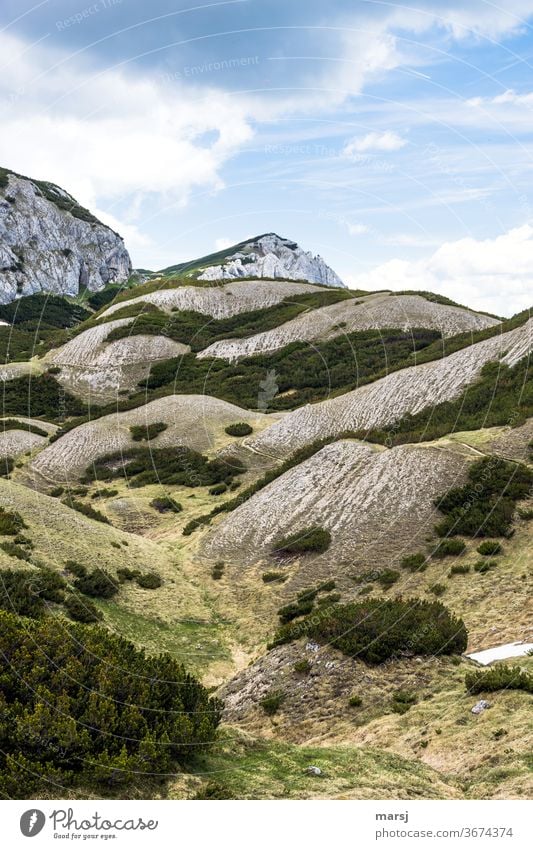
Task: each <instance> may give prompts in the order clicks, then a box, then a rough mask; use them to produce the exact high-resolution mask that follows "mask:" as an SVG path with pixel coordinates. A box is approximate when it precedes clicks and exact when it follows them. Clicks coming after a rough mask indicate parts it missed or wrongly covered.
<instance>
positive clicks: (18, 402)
mask: <svg viewBox="0 0 533 849" xmlns="http://www.w3.org/2000/svg"><path fill="white" fill-rule="evenodd" d="M1 388H2V397H1V398H0V403H1V405H2V412H3V414H4V415H15V416H27V417H28V418H36V419H38V418H44V419H49V420H50V421H61V420H62V419H64V418H66V417H68V416H80V415H84V414H85V412H86V409H87V408H86V406H85V404H83V403H82V402H81V401H79V400H78V399H77V398H74V396H73V395H71V394H70V393H69V392H66V391H65V390H64V389H63V387H62V386H61V385H60V384H59V383H58V382H57V380H56V379H55V377H53V375H51V374H41V375H37V376H34V375H23V376H22V377H16V378H14V379H13V380H5V381H3V382H2V384H1Z"/></svg>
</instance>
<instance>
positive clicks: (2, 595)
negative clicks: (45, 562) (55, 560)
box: [0, 569, 66, 619]
mask: <svg viewBox="0 0 533 849" xmlns="http://www.w3.org/2000/svg"><path fill="white" fill-rule="evenodd" d="M65 588H66V583H65V581H64V580H63V578H62V577H61V575H58V573H57V572H54V571H52V570H51V569H3V570H2V571H1V572H0V609H2V610H7V611H9V612H10V613H17V614H19V615H20V616H31V617H33V618H34V619H37V618H39V617H41V616H43V615H44V614H45V612H46V609H47V602H54V603H56V604H61V602H62V601H63V600H64V590H65Z"/></svg>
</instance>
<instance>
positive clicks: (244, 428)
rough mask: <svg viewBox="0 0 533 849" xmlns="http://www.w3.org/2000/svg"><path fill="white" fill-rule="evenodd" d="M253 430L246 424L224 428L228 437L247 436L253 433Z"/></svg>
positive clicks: (240, 423)
mask: <svg viewBox="0 0 533 849" xmlns="http://www.w3.org/2000/svg"><path fill="white" fill-rule="evenodd" d="M253 430H254V429H253V427H251V425H249V424H247V422H236V423H235V424H230V425H228V426H227V428H225V431H226V433H227V434H228V436H248V435H249V434H250V433H253Z"/></svg>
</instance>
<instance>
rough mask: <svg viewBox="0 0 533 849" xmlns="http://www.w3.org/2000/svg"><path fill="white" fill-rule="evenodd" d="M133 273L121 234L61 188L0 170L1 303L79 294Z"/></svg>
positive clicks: (100, 287) (118, 280) (121, 279)
mask: <svg viewBox="0 0 533 849" xmlns="http://www.w3.org/2000/svg"><path fill="white" fill-rule="evenodd" d="M130 274H131V260H130V257H129V254H128V252H127V250H126V248H125V247H124V242H123V241H122V239H121V237H120V236H119V235H118V233H115V232H114V231H113V230H111V229H110V228H109V227H106V226H105V225H104V224H102V223H101V222H100V221H98V219H97V218H95V217H94V216H93V215H91V213H90V212H88V210H86V209H83V207H81V206H79V204H78V203H77V202H76V201H75V200H74V198H73V197H72V196H71V195H69V194H68V192H65V191H64V190H63V189H61V188H59V186H55V185H53V184H52V183H45V182H42V181H40V180H30V179H28V178H26V177H21V176H19V175H16V174H12V173H10V172H7V171H5V170H4V169H0V303H8V302H9V301H12V300H14V299H15V298H17V297H20V296H21V295H31V294H33V293H35V292H55V293H57V294H62V295H76V294H78V292H79V290H80V288H81V287H86V288H87V289H90V290H91V291H97V290H98V289H102V288H103V287H104V286H105V285H106V283H110V282H115V283H121V282H123V281H125V280H127V279H128V277H129V276H130Z"/></svg>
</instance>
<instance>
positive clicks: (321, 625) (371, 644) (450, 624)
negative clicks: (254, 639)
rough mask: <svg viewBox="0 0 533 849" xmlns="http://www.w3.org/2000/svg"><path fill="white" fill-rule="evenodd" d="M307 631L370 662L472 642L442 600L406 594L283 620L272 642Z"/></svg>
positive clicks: (450, 650)
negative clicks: (429, 599)
mask: <svg viewBox="0 0 533 849" xmlns="http://www.w3.org/2000/svg"><path fill="white" fill-rule="evenodd" d="M303 636H307V637H308V638H311V639H312V640H314V641H315V642H317V643H327V644H329V645H331V646H333V647H334V648H338V649H340V651H342V652H343V653H344V654H347V655H352V656H355V655H357V656H358V657H360V658H361V659H362V660H366V661H367V662H368V663H382V662H384V661H385V660H388V659H389V658H394V657H404V656H406V655H412V656H414V655H433V654H434V655H441V654H458V653H459V654H460V653H462V652H463V651H464V650H465V648H466V643H467V632H466V628H465V625H464V622H463V621H462V620H461V619H458V618H457V617H455V616H454V615H453V614H452V613H450V611H449V610H448V609H447V608H446V607H444V606H443V605H442V604H441V603H440V602H439V601H421V600H419V599H406V600H404V599H402V598H396V599H383V598H371V599H365V600H364V601H360V602H357V603H351V604H344V605H340V604H339V605H335V606H333V607H331V608H329V609H328V610H323V611H322V612H321V615H320V616H309V617H307V618H306V619H303V620H302V621H301V622H289V623H287V624H284V625H282V627H281V628H280V629H279V631H278V632H277V634H276V636H275V638H274V641H273V643H272V645H273V646H275V645H282V644H283V643H288V642H291V641H293V640H296V639H298V638H300V637H303Z"/></svg>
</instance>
